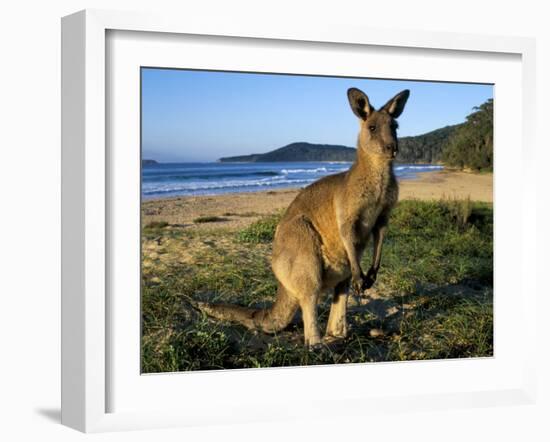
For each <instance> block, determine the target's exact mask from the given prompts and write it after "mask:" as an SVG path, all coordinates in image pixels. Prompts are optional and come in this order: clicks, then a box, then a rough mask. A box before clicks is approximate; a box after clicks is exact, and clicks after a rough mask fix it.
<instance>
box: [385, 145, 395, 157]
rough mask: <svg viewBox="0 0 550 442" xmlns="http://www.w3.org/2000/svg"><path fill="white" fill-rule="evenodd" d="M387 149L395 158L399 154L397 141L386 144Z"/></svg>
mask: <svg viewBox="0 0 550 442" xmlns="http://www.w3.org/2000/svg"><path fill="white" fill-rule="evenodd" d="M386 149H387V151H388V152H391V154H392V157H394V158H395V156H396V155H397V145H396V144H395V143H390V144H386Z"/></svg>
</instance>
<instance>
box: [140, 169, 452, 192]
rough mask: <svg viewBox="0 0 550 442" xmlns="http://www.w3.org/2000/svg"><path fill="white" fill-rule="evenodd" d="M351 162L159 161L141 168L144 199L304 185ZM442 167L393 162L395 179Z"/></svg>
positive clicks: (412, 176) (341, 170)
mask: <svg viewBox="0 0 550 442" xmlns="http://www.w3.org/2000/svg"><path fill="white" fill-rule="evenodd" d="M350 166H351V163H340V162H332V163H326V162H323V163H321V162H319V163H317V162H307V163H297V162H292V163H159V164H148V165H144V166H143V167H142V183H141V193H142V196H143V198H144V199H151V198H162V197H170V196H188V195H218V194H223V193H238V192H257V191H262V190H275V189H283V188H292V187H294V188H296V187H305V186H307V185H308V184H310V183H312V182H314V181H316V180H318V179H319V178H321V177H323V176H326V175H330V174H334V173H339V172H343V171H346V170H348V169H349V167H350ZM442 168H443V167H442V166H436V165H421V164H395V165H394V171H395V174H396V176H397V178H398V179H414V178H415V177H416V174H417V173H419V172H430V171H436V170H441V169H442Z"/></svg>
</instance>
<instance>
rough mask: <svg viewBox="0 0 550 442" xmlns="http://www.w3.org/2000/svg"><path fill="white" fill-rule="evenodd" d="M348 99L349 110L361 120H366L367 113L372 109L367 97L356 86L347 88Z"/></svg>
mask: <svg viewBox="0 0 550 442" xmlns="http://www.w3.org/2000/svg"><path fill="white" fill-rule="evenodd" d="M348 100H349V105H350V106H351V110H352V111H353V113H354V114H355V115H357V116H358V117H359V118H361V119H362V120H366V119H367V117H368V116H369V114H370V113H371V112H372V111H373V109H372V107H371V105H370V103H369V97H367V95H366V94H365V93H364V92H363V91H360V90H359V89H357V88H354V87H352V88H350V89H348Z"/></svg>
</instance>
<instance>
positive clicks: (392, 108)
mask: <svg viewBox="0 0 550 442" xmlns="http://www.w3.org/2000/svg"><path fill="white" fill-rule="evenodd" d="M409 94H410V91H409V90H408V89H405V90H404V91H401V92H399V93H398V94H397V95H396V96H395V97H393V98H392V99H391V100H390V101H388V102H387V103H386V104H385V105H384V106H383V107H382V109H380V110H383V111H386V112H387V113H388V114H390V115H391V116H392V118H398V117H399V115H401V113H402V112H403V109H405V104H406V103H407V100H408V98H409Z"/></svg>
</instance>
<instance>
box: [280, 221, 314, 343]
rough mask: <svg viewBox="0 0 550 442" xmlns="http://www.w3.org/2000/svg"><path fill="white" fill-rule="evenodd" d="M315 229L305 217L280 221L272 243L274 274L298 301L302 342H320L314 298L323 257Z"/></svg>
mask: <svg viewBox="0 0 550 442" xmlns="http://www.w3.org/2000/svg"><path fill="white" fill-rule="evenodd" d="M320 245H321V244H320V239H319V235H318V233H317V231H316V230H315V228H314V227H313V226H312V224H311V223H310V222H309V220H308V219H307V218H305V217H296V218H294V219H292V220H288V221H287V222H284V223H281V224H279V227H278V228H277V232H276V235H275V241H274V244H273V261H272V268H273V272H274V273H275V276H276V277H277V279H278V280H279V282H280V283H281V284H282V285H283V286H284V287H285V289H286V290H287V291H288V292H289V293H290V294H291V295H292V297H293V298H294V299H295V300H296V302H298V304H299V305H300V308H301V309H302V319H303V322H304V343H305V345H306V346H309V347H312V346H316V345H318V344H320V343H321V337H320V333H319V325H318V321H317V301H318V299H319V295H320V294H321V288H322V268H323V267H322V261H321V256H320V250H321V248H320Z"/></svg>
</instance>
